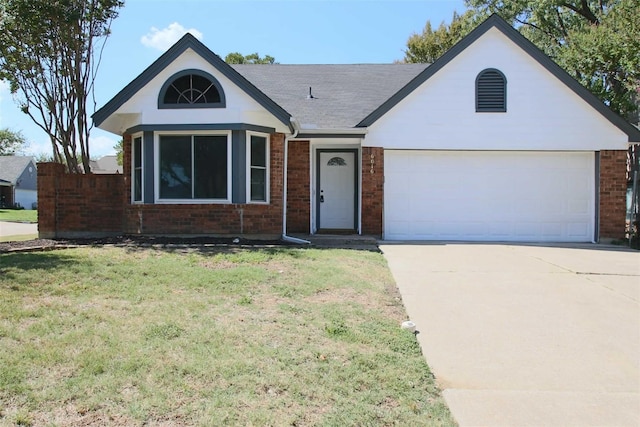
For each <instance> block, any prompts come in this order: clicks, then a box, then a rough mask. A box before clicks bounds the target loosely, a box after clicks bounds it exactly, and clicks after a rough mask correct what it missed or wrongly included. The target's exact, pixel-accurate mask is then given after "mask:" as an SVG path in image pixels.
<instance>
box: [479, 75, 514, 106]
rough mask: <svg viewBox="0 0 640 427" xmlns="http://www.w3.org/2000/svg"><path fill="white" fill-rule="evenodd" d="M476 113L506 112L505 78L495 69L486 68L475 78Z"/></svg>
mask: <svg viewBox="0 0 640 427" xmlns="http://www.w3.org/2000/svg"><path fill="white" fill-rule="evenodd" d="M475 87H476V113H506V112H507V78H506V77H505V75H504V73H502V71H500V70H498V69H496V68H486V69H484V70H482V71H480V72H479V73H478V75H477V76H476V85H475Z"/></svg>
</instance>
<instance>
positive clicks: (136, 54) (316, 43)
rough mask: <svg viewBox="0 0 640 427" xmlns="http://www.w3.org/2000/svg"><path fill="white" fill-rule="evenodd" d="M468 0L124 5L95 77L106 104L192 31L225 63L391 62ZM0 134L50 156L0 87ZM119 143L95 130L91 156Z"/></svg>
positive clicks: (128, 0) (204, 0)
mask: <svg viewBox="0 0 640 427" xmlns="http://www.w3.org/2000/svg"><path fill="white" fill-rule="evenodd" d="M464 10H465V6H464V0H408V1H407V0H398V1H387V0H375V1H371V0H342V1H325V0H285V1H271V0H254V1H249V0H235V1H233V0H181V1H175V0H125V6H124V7H123V8H122V9H120V14H119V16H118V18H117V19H116V20H115V21H113V24H112V26H111V35H110V36H109V38H108V40H107V42H106V45H105V48H104V52H103V56H102V62H101V64H100V68H99V70H98V77H97V79H96V92H95V95H96V106H95V108H93V105H90V106H89V109H90V111H91V112H93V111H94V110H97V109H99V108H101V107H102V106H104V105H105V104H106V103H107V102H108V101H109V100H110V99H111V98H112V97H113V96H115V95H116V94H117V93H118V92H119V91H120V90H121V89H122V88H123V87H124V86H126V85H127V84H128V83H129V82H131V81H132V80H133V79H135V78H136V77H137V76H138V75H139V74H140V73H141V72H142V71H144V70H145V68H147V67H148V66H149V65H151V63H152V62H153V61H155V60H156V59H157V58H158V57H159V56H160V55H162V53H163V52H164V51H166V50H167V49H168V48H169V47H170V46H171V45H172V44H173V43H175V42H176V41H178V39H180V37H182V36H183V35H184V34H185V33H186V32H190V33H191V34H193V35H194V36H196V37H197V38H198V39H200V41H202V42H203V43H204V44H205V45H206V46H207V47H208V48H209V49H211V50H212V51H213V52H215V53H216V54H218V55H219V56H220V57H222V58H224V57H225V56H226V55H227V54H228V53H230V52H240V53H242V54H243V55H248V54H250V53H254V52H257V53H259V54H260V56H265V55H271V56H273V57H274V58H275V59H276V62H279V63H281V64H360V63H367V64H368V63H372V64H375V63H391V62H393V61H395V60H401V59H402V58H403V57H404V49H405V48H406V42H407V39H408V38H409V37H410V36H411V35H412V34H413V33H420V32H421V31H422V29H423V28H424V25H425V23H426V22H427V21H428V20H429V21H431V23H432V25H434V26H437V25H439V24H440V23H441V22H443V21H445V22H447V23H449V22H450V21H451V18H452V16H453V12H454V11H458V12H462V11H464ZM0 128H9V129H11V130H14V131H21V132H22V133H23V135H24V136H25V137H26V139H27V141H28V142H29V145H28V147H27V148H26V150H25V154H27V155H39V154H50V153H51V143H50V142H49V138H48V137H47V135H46V134H45V133H44V131H42V130H41V129H40V128H38V126H37V125H35V124H34V123H33V122H32V121H31V119H30V118H29V117H28V116H27V115H25V114H24V113H22V112H20V111H19V109H18V107H17V106H16V104H15V102H14V100H13V99H12V96H11V94H10V93H9V91H8V89H7V86H6V84H4V82H0ZM119 140H120V137H119V136H118V135H114V134H111V133H108V132H105V131H102V130H100V129H97V128H94V129H93V131H92V132H91V138H90V143H89V144H90V148H89V149H90V153H91V157H92V158H99V157H102V156H104V155H108V154H114V153H115V150H114V148H113V146H114V145H115V144H116V143H117V142H118V141H119Z"/></svg>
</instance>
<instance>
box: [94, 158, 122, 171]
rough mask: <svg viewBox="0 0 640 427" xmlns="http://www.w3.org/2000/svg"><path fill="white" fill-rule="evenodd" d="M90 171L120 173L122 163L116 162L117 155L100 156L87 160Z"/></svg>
mask: <svg viewBox="0 0 640 427" xmlns="http://www.w3.org/2000/svg"><path fill="white" fill-rule="evenodd" d="M89 166H90V167H91V173H97V174H108V173H122V165H119V164H118V156H116V155H111V154H110V155H108V156H102V157H100V158H99V159H98V160H91V161H89Z"/></svg>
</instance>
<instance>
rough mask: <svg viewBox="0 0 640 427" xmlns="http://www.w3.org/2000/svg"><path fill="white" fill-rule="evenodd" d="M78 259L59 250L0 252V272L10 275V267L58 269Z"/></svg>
mask: <svg viewBox="0 0 640 427" xmlns="http://www.w3.org/2000/svg"><path fill="white" fill-rule="evenodd" d="M77 262H78V261H77V259H76V258H75V257H73V256H71V255H67V254H63V253H60V252H57V251H56V252H52V251H49V252H17V253H7V254H0V274H1V275H2V276H4V277H11V271H10V270H12V269H17V270H24V271H28V270H59V269H65V268H67V267H69V266H71V265H74V264H76V263H77Z"/></svg>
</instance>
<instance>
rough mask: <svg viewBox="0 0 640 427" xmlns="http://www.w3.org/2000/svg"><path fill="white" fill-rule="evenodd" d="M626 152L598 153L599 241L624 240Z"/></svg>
mask: <svg viewBox="0 0 640 427" xmlns="http://www.w3.org/2000/svg"><path fill="white" fill-rule="evenodd" d="M626 169H627V152H626V151H624V150H603V151H601V152H600V239H620V238H624V234H625V221H626V206H627V205H626V203H627V202H626V200H627V199H626V197H627V179H626Z"/></svg>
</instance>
